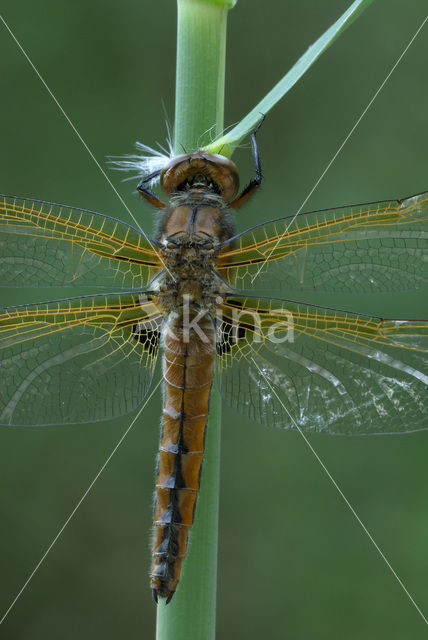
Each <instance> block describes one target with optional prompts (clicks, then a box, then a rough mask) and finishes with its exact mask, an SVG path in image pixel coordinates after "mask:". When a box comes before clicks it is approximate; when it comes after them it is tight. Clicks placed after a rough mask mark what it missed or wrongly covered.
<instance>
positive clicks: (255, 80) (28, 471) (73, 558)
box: [0, 0, 428, 640]
mask: <svg viewBox="0 0 428 640" xmlns="http://www.w3.org/2000/svg"><path fill="white" fill-rule="evenodd" d="M348 4H349V2H348V0H327V1H325V2H319V0H305V1H304V2H302V1H301V0H300V1H299V0H282V1H278V0H277V1H273V0H267V1H266V2H260V1H259V0H239V2H238V4H237V6H236V7H235V8H234V10H233V11H231V12H230V16H229V30H228V64H227V86H226V124H227V125H230V124H233V123H235V122H237V121H238V120H239V119H240V118H241V117H242V116H243V115H245V114H246V113H247V111H248V110H249V108H250V107H252V106H253V105H254V104H255V103H256V102H257V101H258V100H259V99H260V98H261V97H262V96H263V95H264V94H265V93H266V91H267V90H269V89H270V88H271V87H272V85H273V84H274V83H275V82H276V81H277V80H278V79H279V78H280V76H281V75H282V74H283V73H284V72H285V71H286V70H287V69H288V68H289V66H290V65H291V64H292V63H294V62H295V60H296V59H297V58H298V57H299V56H300V55H301V54H302V53H303V52H304V51H305V50H306V48H307V47H308V45H309V44H310V43H312V42H313V41H314V40H315V39H316V38H317V37H318V36H319V35H320V34H321V33H322V32H323V31H324V30H325V29H326V28H327V27H328V26H329V25H330V24H331V23H332V22H333V21H334V20H336V19H337V18H338V16H339V15H340V14H341V13H342V12H343V11H344V10H345V9H346V8H347V6H348ZM425 15H426V1H425V0H409V2H406V3H404V2H402V0H378V1H377V2H375V3H374V5H373V6H372V7H371V8H370V9H369V10H367V11H366V12H365V13H364V14H363V15H362V17H361V18H359V20H358V21H357V22H356V23H354V24H353V25H352V27H351V28H350V29H349V30H348V31H347V32H346V33H345V34H344V35H342V36H341V38H340V39H339V40H338V41H337V42H335V43H334V45H333V46H332V47H331V48H330V49H329V50H328V51H327V53H326V54H324V55H323V57H322V58H321V59H320V60H319V61H318V62H317V63H316V65H315V66H314V67H312V69H311V70H310V72H309V73H308V74H307V75H305V76H304V78H303V80H301V81H300V82H299V84H298V85H297V86H296V87H295V88H294V89H293V90H292V92H291V93H290V94H289V95H287V96H286V98H285V99H284V100H283V102H282V103H281V104H280V105H279V106H278V107H277V108H276V109H275V110H274V112H273V113H272V114H271V115H269V117H268V118H267V120H266V123H265V124H264V126H263V129H262V131H261V132H260V136H259V143H260V147H261V152H262V160H263V168H264V174H265V182H264V186H263V188H262V190H261V192H260V194H259V195H258V197H257V199H255V200H254V202H252V203H251V204H250V205H249V206H248V207H246V208H245V209H244V210H242V211H240V212H239V213H238V214H237V217H238V224H239V227H240V228H241V229H244V228H245V227H247V226H249V225H250V224H251V223H252V224H254V223H255V222H258V221H263V220H268V219H271V218H274V217H279V216H281V215H285V214H289V213H292V212H294V211H295V210H296V209H297V208H299V206H300V205H301V203H302V201H303V200H304V198H305V197H306V195H307V193H308V192H309V190H310V189H311V188H312V186H313V184H314V183H315V181H316V180H317V179H318V177H319V176H320V174H321V173H322V171H323V170H324V168H325V167H326V165H327V163H328V162H329V161H330V159H331V158H332V156H333V154H334V153H335V152H336V150H337V148H338V147H339V145H340V144H341V143H342V141H343V139H344V138H345V136H346V135H347V133H348V132H349V130H350V129H351V127H352V126H353V125H354V123H355V121H356V119H357V118H358V117H359V116H360V114H361V112H362V111H363V109H364V108H365V107H366V105H367V103H368V102H369V100H370V99H371V97H372V96H373V94H374V92H375V91H376V90H377V89H378V87H379V85H380V83H381V82H382V81H383V80H384V78H385V76H386V74H387V73H388V72H389V70H390V69H391V67H392V66H393V64H394V63H395V61H396V60H397V58H398V56H399V55H400V54H401V53H402V51H403V50H404V48H405V46H406V45H407V43H408V41H409V40H410V38H411V36H412V35H413V34H414V32H415V31H416V29H417V28H418V26H419V25H420V24H421V23H422V21H423V19H424V17H425ZM3 16H4V18H5V20H6V21H7V22H8V24H9V26H10V28H11V29H12V30H13V32H14V34H15V35H16V37H17V38H18V40H19V41H20V42H21V44H22V46H23V47H24V48H25V50H26V51H27V52H28V55H29V56H30V58H31V60H32V61H33V62H34V64H35V65H36V67H37V68H38V69H39V71H40V73H41V74H42V75H43V77H44V78H45V80H46V82H47V83H48V85H49V87H50V88H51V89H52V91H53V92H54V94H55V95H56V97H57V98H58V100H59V101H60V103H61V104H62V106H63V107H64V109H65V111H66V112H67V113H68V115H69V116H70V118H71V119H72V121H73V122H74V124H75V125H76V127H77V128H78V130H79V132H80V134H81V135H82V137H83V138H84V140H85V141H86V143H87V144H88V145H89V147H90V148H91V149H92V151H93V153H94V154H95V156H96V157H97V159H98V160H99V161H100V162H101V163H104V161H105V157H106V156H107V155H111V154H122V153H130V152H132V151H133V143H134V141H135V140H140V141H143V142H145V143H146V144H149V145H155V143H156V141H160V142H164V140H165V137H166V128H165V112H164V108H163V104H164V105H165V111H166V113H167V114H168V116H169V118H170V119H171V120H172V119H173V115H174V114H173V105H174V72H175V29H176V7H175V2H174V1H173V0H158V1H157V2H148V1H147V0H142V1H137V0H124V1H123V2H120V3H119V2H112V1H106V0H104V1H103V2H101V1H100V0H91V2H89V3H88V2H83V0H74V2H68V1H66V0H39V1H38V2H31V1H30V0H21V1H19V2H17V1H16V0H4V1H3ZM427 35H428V26H425V28H424V29H423V31H422V32H421V33H420V35H419V36H418V38H417V39H416V41H415V42H414V43H413V44H412V46H411V47H410V49H409V51H408V53H407V54H406V55H405V57H404V58H403V60H402V61H401V63H400V64H399V66H398V67H397V69H396V70H395V71H394V73H393V75H392V77H391V78H390V80H389V81H388V83H387V84H386V86H385V87H384V89H383V90H382V92H381V94H380V95H379V97H378V98H377V100H376V101H375V103H374V105H373V106H372V107H371V108H370V110H369V111H368V113H367V115H366V116H365V117H364V119H363V120H362V122H361V123H360V125H359V126H358V128H357V130H356V131H355V132H354V134H353V135H352V137H351V138H350V140H349V141H348V142H347V144H346V146H345V147H344V149H343V151H342V152H341V153H340V155H339V157H338V158H337V159H336V161H335V162H334V163H333V165H332V166H331V168H330V169H329V171H328V173H327V175H326V176H325V178H324V179H323V180H322V182H321V183H320V185H319V186H318V188H317V189H316V190H315V192H314V194H313V195H312V197H311V199H310V201H309V202H308V203H307V205H306V206H305V209H306V210H311V209H317V208H325V207H328V206H336V205H341V204H351V203H357V202H367V201H371V200H379V199H383V198H390V197H400V196H406V195H410V194H413V193H417V192H420V191H423V190H425V189H427V187H428V172H427V168H428V159H427V148H428V144H427V143H428V137H427V124H426V114H427V109H428V83H427ZM0 47H1V50H0V67H1V73H2V83H1V86H2V100H1V103H2V120H1V156H2V158H1V187H0V190H1V191H2V192H3V193H8V194H14V195H21V196H28V197H34V198H41V199H45V200H51V201H54V202H62V203H66V204H72V205H75V206H78V207H84V208H88V209H93V210H95V211H100V212H103V213H106V214H109V215H113V216H116V217H119V218H122V219H123V220H126V221H129V222H130V220H129V218H128V216H127V212H126V211H125V210H124V208H123V207H122V205H121V204H120V202H119V201H118V199H117V198H116V196H115V194H114V193H113V191H112V190H111V188H110V187H109V186H108V184H107V183H106V181H105V180H104V178H103V176H102V175H101V174H100V172H99V171H98V169H97V168H96V166H95V165H94V163H93V161H92V160H91V158H90V157H89V155H88V153H87V152H86V151H85V149H84V148H83V147H82V145H81V143H80V142H79V140H78V139H77V137H76V135H75V134H74V133H73V131H72V130H71V128H70V126H69V125H68V124H67V122H66V120H65V119H64V117H63V116H62V115H61V113H60V112H59V110H58V108H57V107H56V105H55V104H54V102H53V101H52V99H51V98H50V96H49V95H48V94H47V92H46V90H45V89H44V87H43V86H42V84H41V82H40V80H39V79H38V78H37V76H36V75H35V73H34V71H33V70H32V69H31V67H30V66H29V64H28V62H27V61H26V60H25V58H24V56H23V54H22V53H21V52H20V51H19V49H18V47H17V45H16V43H15V42H14V41H13V40H12V38H11V37H10V35H9V34H8V33H7V32H6V30H5V29H4V28H2V37H1V44H0ZM234 160H235V161H236V162H237V163H238V164H239V166H240V167H241V175H242V177H243V180H245V177H248V176H249V175H250V172H251V170H252V169H251V155H250V152H249V150H248V149H240V150H239V151H238V153H237V154H236V155H235V157H234ZM109 176H110V177H111V179H112V180H113V182H114V184H115V186H116V188H117V189H118V190H119V192H120V193H121V195H122V196H123V198H124V199H125V201H126V203H127V205H128V206H129V207H130V208H131V209H132V211H133V212H134V213H135V214H136V215H137V216H138V218H139V219H140V220H141V224H142V225H143V226H144V227H145V228H146V229H147V230H150V228H151V213H150V210H149V208H148V207H146V206H145V205H144V204H142V203H141V202H140V201H139V199H138V197H137V196H136V194H135V193H134V187H135V185H134V182H125V183H124V182H121V178H122V175H121V174H118V173H114V172H110V173H109ZM62 293H63V292H62V291H59V290H54V291H52V290H50V291H46V290H43V291H40V290H39V291H34V290H33V291H23V290H21V291H12V290H7V291H3V293H2V295H1V303H2V304H13V303H20V302H27V301H36V300H39V299H44V300H46V299H52V298H56V297H59V296H62ZM73 293H76V292H75V291H73ZM328 302H329V303H330V304H331V303H332V300H331V299H330V298H329V300H328ZM334 302H335V303H336V305H337V306H339V307H345V308H349V309H354V310H359V311H365V312H372V313H378V314H382V315H384V316H395V317H406V316H407V317H409V316H413V317H422V316H426V314H427V313H428V311H427V309H426V308H425V309H423V308H422V307H423V305H424V304H426V301H425V299H424V298H423V296H422V295H420V296H415V295H410V294H402V295H395V296H382V295H379V296H368V297H365V298H363V297H361V296H359V297H358V296H355V297H348V298H345V297H343V296H342V297H341V298H339V297H337V300H335V301H334ZM160 406H161V396H160V394H157V395H156V396H155V397H154V399H153V400H152V401H151V402H150V403H149V405H148V407H147V409H146V410H145V411H144V414H143V417H142V419H141V420H140V421H139V423H138V424H136V425H135V426H134V428H133V429H132V430H131V432H130V433H129V435H128V436H127V438H126V440H125V441H124V443H123V444H122V446H121V447H120V448H119V450H118V451H117V453H116V454H115V456H114V457H113V459H112V460H111V462H110V464H109V465H108V467H107V469H106V470H105V471H104V473H103V474H102V476H101V477H100V479H99V480H98V482H97V483H96V485H95V487H94V488H93V490H92V491H91V493H90V495H89V496H88V497H87V499H86V500H85V502H84V503H83V505H82V506H81V507H80V508H79V510H78V512H77V513H76V515H75V517H74V518H73V520H72V521H71V522H70V524H69V525H68V526H67V528H66V529H65V531H64V533H63V534H62V536H61V538H60V539H59V540H58V542H57V543H56V545H55V546H54V548H53V549H52V551H51V552H50V553H49V555H48V557H47V559H46V561H45V562H44V563H43V564H42V566H41V568H40V569H39V570H38V571H37V573H36V575H35V576H34V577H33V579H32V580H31V582H30V584H29V585H28V587H27V588H26V589H25V591H24V593H23V595H22V596H21V597H20V599H19V601H18V602H17V603H16V605H15V606H14V608H13V610H12V611H11V612H10V614H9V616H8V617H7V619H6V621H5V622H4V624H3V627H2V631H3V635H2V637H4V638H8V639H9V638H10V639H12V638H13V639H24V638H25V640H36V639H37V640H38V639H41V638H43V639H46V638H61V639H69V638H70V639H71V638H73V639H74V638H82V639H83V638H91V639H92V638H105V639H113V638H127V639H130V640H133V639H137V638H147V639H150V638H154V628H155V627H154V625H155V606H154V604H153V602H152V599H151V594H150V590H149V582H148V573H149V570H150V539H151V533H150V529H151V515H152V514H151V511H152V491H153V476H154V460H155V453H156V449H157V441H158V424H159V416H160ZM130 419H131V418H130V417H125V418H123V419H120V420H117V421H111V422H106V423H99V424H92V425H78V426H71V427H62V428H39V429H31V428H22V429H19V428H17V429H11V428H2V429H1V430H0V438H1V443H2V444H1V449H0V473H1V485H0V486H1V492H0V500H1V514H2V515H1V522H2V526H1V527H0V535H1V545H2V546H1V554H2V558H3V567H2V580H1V595H0V598H1V602H0V617H1V615H2V614H3V612H4V611H5V610H6V608H7V607H8V606H9V605H10V603H11V601H12V600H13V598H14V597H15V595H16V594H17V593H18V591H19V590H20V588H21V587H22V585H23V583H24V582H25V580H26V579H27V578H28V576H29V574H30V572H31V571H32V570H33V568H34V567H35V565H36V564H37V562H38V561H39V559H40V558H41V556H42V554H43V553H44V552H45V550H46V548H47V547H48V545H49V544H50V542H51V541H52V539H53V538H54V536H55V535H56V534H57V532H58V530H59V529H60V527H61V526H62V525H63V523H64V521H65V519H66V518H67V517H68V515H69V513H70V512H71V510H72V509H73V508H74V506H75V505H76V503H77V501H78V500H79V498H80V496H81V495H82V493H83V492H84V491H85V490H86V488H87V486H88V484H89V483H90V481H91V480H92V479H93V477H94V476H95V474H96V473H97V471H98V469H99V468H100V466H101V465H102V464H103V462H104V461H105V459H106V457H107V456H108V455H109V453H110V452H111V450H112V449H113V447H114V446H115V444H116V442H117V441H118V439H119V437H120V436H121V434H122V433H123V431H124V430H125V428H126V427H127V426H128V424H129V422H130ZM223 422H224V428H223V434H222V447H223V454H222V480H221V513H220V549H219V584H218V632H217V635H218V638H221V639H223V638H224V639H229V638H233V639H234V640H239V639H241V638H242V639H244V638H245V639H247V638H251V639H254V640H258V639H264V638H266V637H269V638H270V639H271V640H288V639H290V640H294V639H299V640H306V639H307V640H309V639H313V638H316V639H317V640H323V639H328V640H336V639H338V640H339V639H340V640H342V639H343V638H346V639H347V640H360V639H361V640H363V639H364V640H366V639H372V638H376V640H382V639H385V640H386V639H388V640H395V639H396V640H398V639H400V640H402V639H403V638H406V639H407V638H412V639H414V640H417V639H419V638H425V637H426V625H425V624H424V622H423V620H422V618H421V617H420V616H419V614H418V613H417V611H416V609H415V608H414V607H413V605H412V604H411V602H410V601H409V599H408V597H407V596H406V594H405V593H404V592H403V590H402V589H401V587H400V586H399V584H398V582H397V581H396V579H395V578H394V577H393V575H392V573H391V572H390V570H389V569H388V568H387V566H386V565H385V563H384V562H383V561H382V559H381V558H380V557H379V555H378V553H377V551H376V550H375V549H374V547H373V545H372V543H371V542H370V541H369V539H368V538H367V536H366V535H365V533H364V532H363V531H362V529H361V527H360V525H359V524H358V523H357V522H356V520H355V518H354V516H353V515H352V514H351V513H350V511H349V509H348V508H347V506H346V505H345V504H344V502H343V500H342V499H341V497H340V496H339V495H338V493H337V491H336V489H335V488H334V487H333V486H332V484H331V482H330V481H329V480H328V478H327V477H326V475H325V474H324V472H323V471H322V469H321V468H320V466H319V464H318V463H317V461H316V460H315V459H314V457H313V455H312V453H311V452H310V451H309V449H308V447H307V445H306V444H305V443H304V441H303V440H302V438H301V437H300V436H299V434H295V433H291V432H280V431H273V430H272V431H270V430H268V429H265V428H263V427H260V426H259V425H256V424H252V423H250V422H248V421H247V420H245V419H243V418H240V417H237V415H236V414H234V413H233V412H232V411H231V410H229V409H227V408H226V407H225V409H224V419H223ZM427 442H428V433H426V432H420V433H415V434H409V435H401V436H390V437H387V436H383V437H382V436H372V437H360V438H358V437H355V438H352V437H351V438H340V437H337V438H334V437H327V436H312V437H311V443H312V445H313V446H314V447H315V448H316V450H317V451H318V453H319V455H320V456H321V458H322V459H323V461H324V463H325V464H326V466H327V468H328V469H329V470H330V472H331V473H332V475H333V477H334V478H335V479H336V481H337V482H338V484H339V485H340V487H341V488H342V490H343V492H344V493H345V495H346V496H347V498H348V499H349V500H350V502H351V503H352V505H353V506H354V508H355V509H356V511H357V512H358V514H359V516H360V517H361V519H362V521H363V522H364V523H365V525H366V526H367V528H368V529H369V530H370V532H371V533H372V534H373V536H374V538H375V539H376V542H377V543H378V544H379V546H380V547H381V549H382V551H383V552H384V553H385V555H386V556H387V558H388V559H389V560H390V562H391V564H392V566H393V567H394V569H395V570H396V572H397V573H398V575H399V576H400V578H401V579H402V580H403V582H404V584H405V585H406V587H407V589H408V590H409V592H410V593H411V594H412V596H413V597H414V599H415V600H416V602H417V603H418V604H419V605H420V607H421V608H422V609H423V610H425V612H427V610H428V585H427V574H428V551H427V539H428V509H427V507H428V501H427V481H428V477H427V475H428V471H427V469H428V466H427V461H426V453H427Z"/></svg>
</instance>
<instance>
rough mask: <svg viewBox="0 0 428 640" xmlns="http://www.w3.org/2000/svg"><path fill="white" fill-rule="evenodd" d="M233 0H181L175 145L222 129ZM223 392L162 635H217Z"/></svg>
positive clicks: (178, 638)
mask: <svg viewBox="0 0 428 640" xmlns="http://www.w3.org/2000/svg"><path fill="white" fill-rule="evenodd" d="M233 4H234V2H233V1H232V0H225V1H221V0H211V1H209V0H178V35H177V80H176V82H177V84H176V106H175V122H174V132H175V136H174V152H175V153H176V154H180V153H183V152H184V151H186V152H191V151H194V150H196V149H198V148H200V147H201V146H202V145H203V144H206V143H207V142H209V141H210V140H212V139H213V138H214V137H215V136H217V135H219V134H220V133H221V132H222V129H223V116H224V77H225V53H226V20H227V10H228V8H230V7H231V6H233ZM220 427H221V400H220V395H219V391H218V388H217V384H216V382H214V385H213V388H212V391H211V399H210V417H209V419H208V426H207V435H206V442H205V456H204V464H203V468H202V477H201V490H200V492H199V496H198V501H197V505H196V513H195V523H194V525H193V527H192V531H191V535H190V545H189V550H188V555H187V557H186V559H185V561H184V563H183V571H182V576H181V579H180V582H179V585H178V589H177V592H176V594H175V595H174V597H173V599H172V601H171V602H170V604H168V605H165V601H164V600H161V601H160V602H159V605H158V615H157V635H156V638H157V640H201V639H202V638H203V640H214V638H215V610H216V591H217V544H218V510H219V485H220Z"/></svg>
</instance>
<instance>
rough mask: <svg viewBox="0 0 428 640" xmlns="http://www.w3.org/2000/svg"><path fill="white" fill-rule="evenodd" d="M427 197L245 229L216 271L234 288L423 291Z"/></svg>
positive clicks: (427, 276) (427, 266)
mask: <svg viewBox="0 0 428 640" xmlns="http://www.w3.org/2000/svg"><path fill="white" fill-rule="evenodd" d="M427 237H428V193H423V194H420V195H417V196H413V197H410V198H406V199H405V200H402V201H397V200H395V201H391V202H388V201H387V202H377V203H373V204H366V205H356V206H351V207H342V208H337V209H330V210H325V211H315V212H312V213H307V214H299V215H297V216H296V217H294V216H289V217H287V218H280V219H278V220H274V221H272V222H267V223H265V224H261V225H258V226H257V227H254V228H253V229H249V230H248V231H244V232H243V233H242V234H240V235H239V236H238V237H237V238H236V240H235V241H234V242H233V244H232V246H231V247H229V246H228V245H226V247H225V248H224V250H223V253H222V254H221V256H220V260H219V266H220V269H221V273H222V275H223V277H225V278H226V279H227V280H228V281H229V282H230V283H231V284H232V286H234V287H236V288H242V289H247V290H248V289H250V290H251V289H258V290H260V291H261V290H263V292H265V291H272V292H274V291H285V290H288V291H292V290H296V291H317V292H347V293H358V292H383V291H385V292H387V291H406V290H414V289H416V288H422V287H426V286H427V285H428V260H427V253H426V241H427Z"/></svg>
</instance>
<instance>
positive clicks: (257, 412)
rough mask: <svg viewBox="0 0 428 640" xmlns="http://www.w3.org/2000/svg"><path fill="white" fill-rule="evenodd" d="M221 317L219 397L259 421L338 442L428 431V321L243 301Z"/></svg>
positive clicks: (235, 302)
mask: <svg viewBox="0 0 428 640" xmlns="http://www.w3.org/2000/svg"><path fill="white" fill-rule="evenodd" d="M222 313H223V320H222V327H223V329H222V332H221V337H220V348H219V349H218V354H219V355H218V370H219V375H220V384H221V391H222V394H223V397H224V399H225V400H226V402H227V403H228V404H229V405H230V406H232V407H233V408H235V409H237V410H238V411H239V412H240V413H242V414H244V415H245V416H247V417H249V418H251V419H252V420H255V421H256V422H260V423H261V424H265V425H268V426H273V427H279V428H285V429H293V428H296V424H297V425H298V426H299V427H300V428H301V429H302V430H304V431H308V432H314V433H318V432H325V433H330V434H352V433H355V434H370V433H394V432H406V431H414V430H418V429H426V428H428V416H427V410H426V398H427V390H428V367H427V347H428V322H423V321H410V320H409V321H402V320H399V321H394V320H382V319H380V318H374V317H369V316H363V315H356V314H353V313H346V312H343V311H338V310H334V309H327V308H323V307H316V306H310V305H305V304H299V303H296V302H292V301H288V300H269V299H263V298H251V299H249V298H243V297H239V296H234V297H233V298H230V299H229V300H227V301H226V302H224V304H223V306H222ZM273 390H274V391H273Z"/></svg>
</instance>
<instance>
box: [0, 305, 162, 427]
mask: <svg viewBox="0 0 428 640" xmlns="http://www.w3.org/2000/svg"><path fill="white" fill-rule="evenodd" d="M160 324H161V315H160V313H159V312H158V310H157V308H156V307H155V306H154V305H153V304H152V303H151V302H150V300H148V299H147V298H145V297H144V296H143V295H141V296H139V295H137V294H135V295H134V294H123V295H107V296H104V295H97V296H92V297H91V296H85V297H82V298H70V299H69V300H62V301H61V300H60V301H56V302H48V303H45V304H33V305H26V306H20V307H14V308H7V309H4V310H3V312H2V313H1V314H0V371H1V385H0V424H7V425H45V424H69V423H76V422H93V421H98V420H106V419H108V418H113V417H115V416H118V415H122V414H125V413H128V412H130V411H132V410H133V409H135V408H136V407H137V406H138V405H139V404H140V403H141V402H142V400H143V398H144V396H145V394H146V393H147V391H148V388H149V386H150V382H151V379H152V374H153V368H154V366H155V362H156V356H157V352H158V343H159V330H160Z"/></svg>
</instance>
